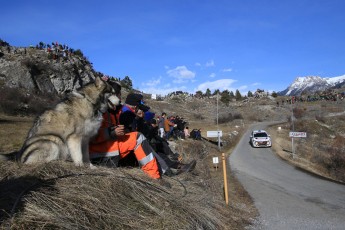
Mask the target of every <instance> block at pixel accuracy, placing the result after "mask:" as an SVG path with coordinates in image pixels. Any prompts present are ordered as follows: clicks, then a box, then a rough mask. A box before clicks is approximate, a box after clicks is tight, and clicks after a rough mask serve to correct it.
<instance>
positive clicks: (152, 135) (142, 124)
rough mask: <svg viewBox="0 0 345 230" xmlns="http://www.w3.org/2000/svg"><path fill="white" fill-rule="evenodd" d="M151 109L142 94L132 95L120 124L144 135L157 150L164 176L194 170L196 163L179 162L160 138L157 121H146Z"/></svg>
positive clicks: (127, 100)
mask: <svg viewBox="0 0 345 230" xmlns="http://www.w3.org/2000/svg"><path fill="white" fill-rule="evenodd" d="M149 109H150V107H148V106H146V105H145V104H144V102H143V96H142V95H141V94H135V93H130V94H128V95H127V98H126V101H125V105H124V106H123V107H122V113H121V115H120V123H121V124H124V126H125V129H126V131H127V130H130V132H134V131H139V132H141V133H143V134H144V136H145V137H146V138H147V139H148V141H149V142H150V144H151V146H152V147H153V149H154V150H155V151H154V152H153V153H154V156H155V157H156V159H157V161H158V164H159V166H160V170H161V171H162V173H163V174H166V175H169V176H172V175H173V174H174V173H173V172H172V170H171V168H174V169H177V172H176V173H177V174H179V173H182V172H187V171H191V170H193V169H194V167H195V164H196V161H192V162H191V163H189V164H182V163H181V162H179V161H178V154H175V153H173V151H171V149H170V147H169V144H168V142H167V141H166V140H164V139H163V138H160V137H159V136H158V132H157V124H156V120H154V121H152V119H151V121H150V120H149V121H146V120H145V119H144V118H145V115H146V114H147V113H148V112H149V111H148V110H149ZM158 150H159V151H158Z"/></svg>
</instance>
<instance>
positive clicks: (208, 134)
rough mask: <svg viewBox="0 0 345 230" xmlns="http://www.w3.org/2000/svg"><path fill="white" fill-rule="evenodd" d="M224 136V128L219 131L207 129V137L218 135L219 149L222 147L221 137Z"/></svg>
mask: <svg viewBox="0 0 345 230" xmlns="http://www.w3.org/2000/svg"><path fill="white" fill-rule="evenodd" d="M222 136H223V131H222V130H217V131H207V137H217V140H218V149H220V142H221V140H220V138H221V137H222Z"/></svg>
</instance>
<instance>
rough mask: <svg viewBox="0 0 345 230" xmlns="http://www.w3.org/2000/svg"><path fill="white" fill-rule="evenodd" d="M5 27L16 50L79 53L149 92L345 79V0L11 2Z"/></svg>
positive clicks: (0, 28)
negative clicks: (52, 46)
mask: <svg viewBox="0 0 345 230" xmlns="http://www.w3.org/2000/svg"><path fill="white" fill-rule="evenodd" d="M0 22H1V24H0V38H1V39H3V40H5V41H7V42H8V43H10V45H12V46H29V45H36V44H38V43H39V42H40V41H42V42H45V43H51V42H53V41H54V42H55V41H57V42H59V43H60V44H66V45H68V46H70V47H72V48H74V49H81V50H82V51H83V53H84V55H85V56H86V57H88V59H89V60H90V61H91V62H92V63H93V66H94V68H95V70H96V71H100V72H102V73H104V74H106V75H110V76H114V77H120V78H123V77H125V76H129V77H130V78H131V79H132V81H133V86H134V87H135V88H137V89H139V90H141V91H144V92H146V93H157V94H162V95H165V94H166V93H169V92H172V91H176V90H182V91H186V92H189V93H194V92H196V91H197V90H201V91H203V92H205V90H206V89H207V88H209V89H210V90H211V91H212V92H213V91H214V90H215V89H220V90H221V91H223V90H224V89H228V90H230V91H233V92H235V91H236V89H239V90H240V92H241V93H243V94H246V93H247V92H248V91H249V90H250V91H252V92H254V91H255V90H256V89H258V88H260V89H264V90H265V91H276V92H277V91H281V90H284V89H285V88H287V87H288V86H289V85H290V84H291V83H292V82H293V81H294V79H295V78H296V77H303V76H320V77H336V76H341V75H344V74H345V1H344V0H289V1H278V0H126V1H117V0H114V1H90V0H84V1H73V0H69V1H65V0H60V1H44V0H42V1H37V0H31V1H27V0H23V1H18V0H11V1H3V2H2V3H1V14H0Z"/></svg>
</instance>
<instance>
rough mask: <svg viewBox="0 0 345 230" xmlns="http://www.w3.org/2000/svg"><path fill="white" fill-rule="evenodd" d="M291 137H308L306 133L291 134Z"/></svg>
mask: <svg viewBox="0 0 345 230" xmlns="http://www.w3.org/2000/svg"><path fill="white" fill-rule="evenodd" d="M289 137H307V133H306V132H289Z"/></svg>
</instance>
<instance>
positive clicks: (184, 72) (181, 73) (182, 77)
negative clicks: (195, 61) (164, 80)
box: [167, 66, 195, 83]
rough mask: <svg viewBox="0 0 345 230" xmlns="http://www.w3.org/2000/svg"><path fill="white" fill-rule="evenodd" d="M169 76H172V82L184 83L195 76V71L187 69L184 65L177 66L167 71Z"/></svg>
mask: <svg viewBox="0 0 345 230" xmlns="http://www.w3.org/2000/svg"><path fill="white" fill-rule="evenodd" d="M167 74H168V76H169V77H172V78H174V80H173V83H185V82H188V81H191V80H193V79H194V78H195V73H194V72H192V71H190V70H188V69H187V67H186V66H177V67H176V68H175V69H170V70H168V71H167Z"/></svg>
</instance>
